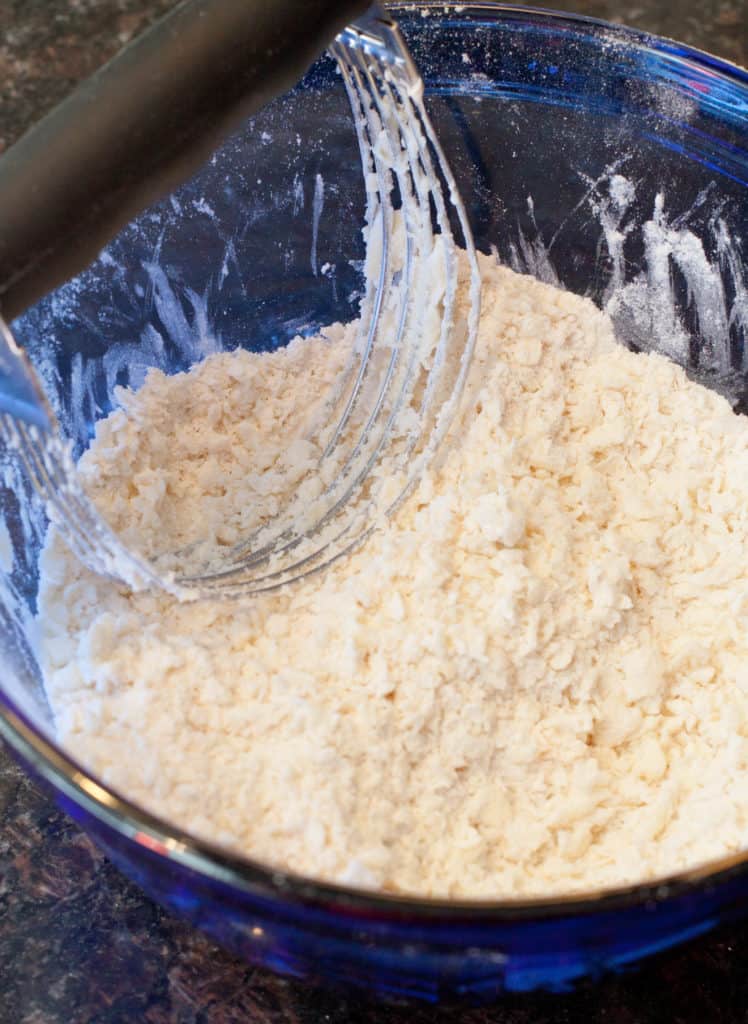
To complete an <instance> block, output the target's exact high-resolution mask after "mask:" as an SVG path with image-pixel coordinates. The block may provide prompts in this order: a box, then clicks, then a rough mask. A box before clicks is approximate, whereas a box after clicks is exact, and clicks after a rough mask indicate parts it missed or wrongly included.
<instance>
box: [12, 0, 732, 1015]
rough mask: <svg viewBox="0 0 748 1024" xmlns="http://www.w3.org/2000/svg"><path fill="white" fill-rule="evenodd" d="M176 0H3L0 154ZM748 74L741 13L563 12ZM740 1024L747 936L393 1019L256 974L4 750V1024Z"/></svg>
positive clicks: (583, 2) (590, 8)
mask: <svg viewBox="0 0 748 1024" xmlns="http://www.w3.org/2000/svg"><path fill="white" fill-rule="evenodd" d="M172 5H173V0H0V152H1V151H2V150H3V149H4V148H6V147H7V146H9V145H11V144H12V143H13V141H14V140H15V139H16V138H17V137H18V136H19V135H20V134H21V133H22V132H23V131H24V130H25V129H26V128H27V127H28V126H29V125H30V124H32V123H33V122H34V121H35V120H36V119H37V118H39V117H40V116H41V115H42V114H43V113H44V112H45V111H46V110H48V109H49V108H50V107H52V106H53V105H54V104H55V103H56V102H57V101H58V100H59V99H61V98H62V97H63V96H64V95H65V94H66V93H67V92H68V91H69V90H70V88H71V87H72V86H73V85H74V84H75V83H76V82H77V81H78V80H79V79H80V78H81V77H83V76H85V75H86V74H88V73H90V72H91V71H93V70H94V68H95V67H97V66H98V65H99V64H101V63H102V62H103V61H104V60H106V59H107V58H108V57H109V56H110V55H111V54H112V53H113V52H114V51H115V50H116V49H117V48H118V47H120V46H121V45H123V44H124V43H126V42H127V40H128V39H130V38H131V37H132V36H133V35H134V34H136V33H137V32H138V31H139V30H140V29H141V28H143V27H145V26H146V25H147V24H148V23H149V22H150V21H152V20H154V19H155V18H157V17H158V16H159V15H160V14H162V13H163V12H165V11H166V10H168V9H169V8H170V7H171V6H172ZM551 6H554V7H557V8H564V9H568V10H576V11H579V12H580V13H584V14H591V15H594V16H595V17H600V18H606V19H608V20H611V21H620V22H625V23H628V24H630V25H634V26H637V27H640V28H643V29H646V30H649V31H653V32H659V33H661V34H664V35H668V36H671V37H675V38H678V39H681V40H683V41H685V42H688V43H691V44H692V45H695V46H699V47H701V48H703V49H706V50H710V51H712V52H714V53H717V54H719V55H720V56H723V57H727V58H728V59H730V60H732V61H735V62H736V63H739V64H743V65H747V64H748V8H747V7H746V0H633V2H632V0H626V2H625V3H623V4H620V5H619V4H617V3H616V2H615V0H569V2H563V0H557V2H556V3H554V4H553V5H551ZM129 1021H133V1022H143V1024H162V1022H167V1021H173V1022H176V1024H231V1022H237V1024H238V1022H240V1021H241V1022H249V1024H281V1022H288V1024H385V1022H386V1024H401V1022H402V1024H405V1022H406V1021H407V1022H408V1024H427V1022H428V1024H442V1022H446V1021H450V1024H576V1022H579V1024H582V1022H584V1024H603V1022H605V1024H670V1022H672V1024H738V1022H741V1024H743V1022H748V924H746V925H743V926H736V927H732V928H730V929H723V930H721V931H718V932H715V933H712V934H711V935H710V936H709V937H707V938H705V939H699V940H698V941H695V942H692V943H691V944H690V945H688V946H686V947H683V948H681V949H678V950H676V951H674V952H670V953H667V954H663V955H661V956H659V957H657V958H656V959H654V960H652V961H650V962H648V963H647V964H646V965H645V966H643V967H642V968H640V969H639V970H638V971H636V972H634V973H631V974H629V975H626V976H619V977H614V978H609V979H606V980H603V981H602V982H600V983H598V984H597V985H594V986H592V985H590V986H588V987H586V988H584V989H582V990H580V991H578V992H575V993H574V994H573V995H569V996H532V997H524V998H514V999H512V1000H511V1001H508V1002H504V1003H502V1004H501V1005H500V1006H497V1007H494V1008H492V1009H484V1010H474V1011H467V1012H465V1013H463V1014H456V1013H455V1012H454V1011H452V1012H449V1013H447V1012H443V1013H442V1012H439V1011H434V1010H430V1009H420V1010H419V1009H415V1010H413V1009H411V1010H399V1009H393V1008H392V1007H384V1006H380V1005H376V1004H371V1003H367V1002H365V1001H363V1000H359V999H350V998H343V997H341V996H340V995H338V994H335V993H331V992H324V991H315V990H312V989H310V988H308V987H306V986H304V985H302V984H299V983H297V982H286V981H282V980H280V979H278V978H276V977H274V976H273V975H270V974H268V973H265V972H263V971H259V970H256V969H252V968H249V967H247V966H246V965H244V964H242V963H239V962H237V961H236V960H234V959H233V958H232V957H230V956H228V955H227V954H225V953H223V952H222V951H221V950H219V949H217V948H216V947H215V946H214V945H213V944H212V943H211V942H210V941H209V940H208V939H206V938H204V937H203V936H202V935H200V934H199V933H197V932H195V931H193V930H192V929H191V928H189V927H188V926H186V925H184V924H182V923H181V922H180V921H178V920H176V919H175V918H173V917H171V916H170V915H168V914H166V913H165V912H163V911H162V910H161V909H160V908H159V907H158V906H156V905H155V904H154V903H152V902H151V901H150V900H148V899H147V898H146V897H145V896H143V895H142V894H141V893H140V891H139V890H138V889H137V888H136V887H135V886H134V885H132V884H130V883H129V882H128V881H126V880H125V879H124V878H123V877H122V876H121V875H120V874H119V873H118V872H117V871H116V870H115V869H114V868H113V867H112V866H111V865H110V864H109V863H108V862H107V860H106V859H105V858H104V856H103V855H102V854H101V853H99V852H98V850H97V849H96V848H95V847H94V846H93V844H92V843H91V842H90V840H89V839H88V838H87V837H86V836H84V835H83V834H82V833H81V832H80V831H79V830H78V829H77V828H76V827H75V826H74V825H73V824H72V822H70V821H69V820H68V819H67V818H66V817H65V816H64V815H63V814H61V813H60V812H59V811H57V810H56V809H55V807H54V805H53V803H52V801H51V800H50V799H49V798H48V797H46V796H45V795H43V794H42V793H41V792H40V791H39V790H38V789H37V788H36V786H34V785H33V784H32V783H31V782H29V781H28V780H26V778H25V777H24V776H23V775H21V773H20V772H19V771H18V770H17V769H16V768H15V767H14V765H13V764H12V763H11V761H10V759H9V757H8V756H7V754H6V753H5V752H4V751H3V750H2V749H1V748H0V1024H88V1022H101V1024H104V1022H110V1024H114V1022H117V1024H120V1022H129Z"/></svg>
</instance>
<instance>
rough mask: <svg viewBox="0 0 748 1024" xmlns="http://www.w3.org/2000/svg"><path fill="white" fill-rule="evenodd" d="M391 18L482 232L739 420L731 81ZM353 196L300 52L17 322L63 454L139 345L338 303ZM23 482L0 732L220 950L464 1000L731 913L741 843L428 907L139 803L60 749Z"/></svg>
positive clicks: (348, 300)
mask: <svg viewBox="0 0 748 1024" xmlns="http://www.w3.org/2000/svg"><path fill="white" fill-rule="evenodd" d="M395 13H396V15H397V16H398V18H399V20H400V22H401V25H402V27H403V30H404V33H405V36H406V38H407V40H408V42H409V44H410V45H411V47H412V50H413V53H414V55H415V58H416V60H417V62H418V64H419V65H420V67H421V69H422V71H423V75H424V78H425V81H426V89H427V96H428V103H429V108H430V111H431V115H432V117H433V120H434V123H435V126H436V129H437V131H438V134H439V136H440V138H441V141H442V143H443V146H444V149H445V151H446V153H447V156H448V158H449V160H450V162H451V164H452V167H453V169H454V172H455V175H456V178H457V180H458V183H459V186H460V188H461V191H462V194H463V197H464V199H465V201H466V204H467V207H468V210H469V213H470V216H471V218H472V223H473V227H474V232H475V237H476V242H477V245H478V247H479V248H481V249H483V250H485V251H489V250H490V249H491V248H492V247H495V249H496V250H497V252H498V255H499V256H500V257H501V258H502V259H503V260H505V261H506V262H508V263H509V264H510V265H512V266H514V267H515V268H516V269H519V270H523V271H527V272H530V273H533V274H535V275H536V276H539V277H541V278H543V279H545V280H548V281H554V282H560V283H561V284H563V285H564V286H565V287H567V288H569V289H571V290H572V291H575V292H579V293H583V294H587V295H589V296H590V297H592V298H593V299H594V300H595V301H597V302H598V303H599V304H601V305H605V306H607V308H608V309H609V310H610V312H611V314H612V315H613V316H614V318H615V320H616V324H617V327H618V330H619V334H620V336H621V338H622V340H624V341H625V342H627V343H628V344H630V345H631V346H632V347H633V348H655V349H657V348H659V349H661V350H663V351H665V352H667V354H668V355H670V356H671V357H672V358H674V359H676V360H678V361H680V362H681V363H682V364H683V365H684V366H686V367H687V369H688V371H689V373H691V374H693V375H694V376H696V377H697V378H698V379H700V380H702V381H704V382H705V383H707V384H708V385H710V386H712V387H715V388H718V389H720V390H722V391H724V392H725V393H727V394H729V395H730V397H731V399H732V400H733V401H734V402H735V404H736V406H737V407H738V408H740V409H742V410H743V411H745V410H746V405H747V403H746V394H748V352H747V351H746V345H745V329H746V319H744V315H745V309H744V305H743V306H741V302H742V303H743V304H744V303H745V292H741V288H744V286H745V283H744V281H742V283H741V274H742V273H743V271H742V261H741V258H740V239H741V238H743V237H748V230H747V229H748V75H746V73H745V72H744V71H741V70H740V69H739V68H735V67H730V66H728V65H726V64H724V63H723V62H721V61H719V60H716V59H715V58H713V57H710V56H708V55H707V54H703V53H699V52H697V51H694V50H691V49H688V48H687V47H683V46H680V45H678V44H675V43H672V42H669V41H666V40H663V39H656V38H652V37H650V36H646V35H642V34H639V33H635V32H631V31H628V30H626V29H622V28H619V27H616V26H612V25H607V24H604V23H601V22H596V21H592V20H590V19H585V18H576V17H571V16H568V15H562V14H554V13H551V12H547V11H543V12H541V11H536V10H531V9H526V8H519V7H510V6H500V5H495V4H488V3H481V4H474V5H467V6H464V7H462V6H461V7H458V8H454V9H451V10H449V9H448V10H447V13H444V12H443V11H442V9H441V8H438V9H437V12H436V13H433V14H432V13H430V12H429V11H428V7H427V6H426V5H419V4H408V5H404V6H401V7H398V8H396V11H395ZM658 197H659V198H658ZM362 203H363V196H362V189H361V175H360V169H359V166H358V157H357V151H356V142H355V137H354V135H353V130H352V126H351V119H350V113H349V110H348V107H347V101H346V99H345V95H344V92H343V89H342V86H341V83H340V79H339V77H338V76H337V75H336V74H335V69H334V66H333V64H332V63H331V62H330V61H329V60H327V59H323V60H321V61H320V62H318V64H317V65H315V67H314V68H313V69H312V71H311V72H310V73H309V74H308V75H307V77H306V78H305V80H304V82H303V83H302V84H301V85H300V86H299V87H298V88H297V89H296V90H295V91H294V93H293V94H292V95H291V96H290V97H286V98H284V99H283V100H279V101H277V102H275V103H273V104H272V105H271V106H270V107H269V108H268V109H267V110H265V111H263V113H262V114H261V115H259V116H258V117H256V118H255V119H253V120H252V122H250V123H249V124H247V125H246V127H245V129H244V130H243V131H242V132H241V133H239V134H238V135H237V136H235V137H234V138H232V139H231V140H230V141H229V142H228V143H227V144H226V146H224V147H223V149H222V150H221V152H220V153H219V154H218V155H217V156H216V157H215V158H214V160H213V161H211V163H210V164H209V165H208V166H207V167H206V168H205V169H204V171H203V172H202V173H201V174H200V175H199V176H198V177H197V178H196V179H195V180H194V181H192V182H191V183H190V184H188V185H186V186H185V187H184V188H183V189H181V190H180V191H179V193H177V194H176V195H175V196H173V197H171V198H170V199H169V200H167V201H165V202H163V203H161V204H160V205H158V206H157V207H155V208H154V209H153V210H151V211H149V213H148V214H147V215H145V216H144V217H142V218H140V220H139V221H138V222H137V223H135V224H133V225H131V226H130V227H129V228H128V229H127V230H126V231H124V232H123V233H122V235H121V236H120V237H119V238H118V239H116V240H115V242H114V243H112V245H111V246H110V247H109V249H108V250H107V252H106V253H104V255H103V256H102V258H101V259H100V260H99V261H98V262H97V263H96V265H95V266H94V267H92V268H91V269H90V270H89V271H88V272H86V273H85V274H83V275H81V277H80V278H78V279H77V280H76V281H74V282H72V283H71V284H69V285H67V286H66V287H64V288H62V289H60V291H59V292H58V293H56V294H55V295H53V296H51V297H49V298H48V299H47V300H45V301H44V302H42V303H40V304H39V306H38V307H36V308H35V309H34V310H32V311H30V313H28V314H27V315H26V316H25V317H24V318H23V319H22V320H20V321H18V322H16V324H15V325H14V331H15V333H16V335H17V337H18V338H19V340H21V341H22V343H23V344H24V345H25V346H26V347H27V348H28V349H29V351H30V352H31V355H32V357H33V358H34V360H35V362H36V364H37V366H38V367H39V368H40V372H41V373H42V375H43V378H44V380H45V383H46V385H47V387H48V390H49V392H50V397H51V399H52V401H53V403H54V404H55V407H56V409H57V412H58V414H59V416H60V419H61V422H62V424H63V426H64V428H65V429H66V430H67V431H68V433H69V434H70V436H71V437H72V438H73V439H74V441H75V443H76V448H77V450H78V451H80V450H82V449H83V448H85V446H86V445H87V444H88V441H89V438H90V436H91V429H92V425H93V422H94V421H95V419H96V418H97V417H99V416H101V415H104V414H105V413H106V412H107V411H108V410H109V408H110V407H111V391H112V387H113V386H114V385H115V384H117V383H123V384H127V383H132V384H137V383H138V382H139V380H140V379H142V374H143V372H144V368H145V367H147V366H149V365H153V364H154V363H155V364H158V365H161V366H163V367H164V368H165V369H167V370H170V371H174V370H176V369H180V368H182V362H183V361H184V353H185V351H189V350H190V344H192V345H193V348H195V347H198V348H199V344H200V340H201V338H204V337H205V336H206V333H207V334H210V336H211V337H213V338H214V339H216V340H217V342H218V343H219V344H220V346H221V347H225V348H231V347H235V346H237V345H243V346H245V347H249V348H252V349H267V348H269V347H270V348H272V347H275V346H277V345H282V344H284V343H285V342H286V341H287V340H288V339H289V338H291V337H292V336H294V335H295V334H297V333H302V334H303V333H312V332H314V331H315V330H316V329H317V328H318V327H319V326H321V325H324V324H326V323H329V322H331V321H333V320H336V319H342V320H345V319H349V318H351V317H352V316H354V315H355V311H356V304H357V299H358V296H359V294H360V288H361V260H362V258H363V249H362V241H361V236H360V227H361V219H362V208H363V207H362ZM653 238H654V239H655V241H656V242H658V245H654V243H653ZM684 239H687V240H689V245H688V246H686V247H684V245H683V244H682V243H683V240H684ZM679 240H680V241H679ZM686 249H687V250H688V252H686ZM689 254H690V255H689ZM658 282H659V283H658ZM705 282H706V283H707V284H708V286H709V287H708V288H705V287H704V283H705ZM663 283H664V285H666V292H667V302H666V303H665V302H663V300H662V292H661V288H662V286H663ZM655 285H656V286H657V287H655ZM658 288H659V289H660V291H659V292H658ZM658 295H659V298H658ZM741 296H742V298H741ZM133 343H134V344H133ZM180 361H181V362H180ZM81 382H82V383H81ZM32 500H33V498H32V497H30V496H28V495H26V496H25V497H24V496H20V497H19V495H18V494H17V493H16V494H14V493H11V492H10V491H9V489H8V488H7V487H5V488H1V489H0V509H1V510H2V512H3V513H4V514H5V516H6V521H9V522H10V526H11V528H10V537H11V542H12V544H13V547H14V555H15V562H14V567H13V571H12V573H11V574H10V576H9V577H6V579H5V584H6V586H5V589H4V590H3V594H2V595H1V596H2V600H1V601H0V619H1V622H0V653H2V657H3V669H4V671H3V680H2V684H1V685H0V712H1V713H0V733H1V734H2V735H3V736H4V737H5V739H6V740H7V741H8V743H9V744H10V746H11V747H12V748H13V750H14V751H15V752H16V753H17V755H18V756H19V758H20V759H21V760H22V761H23V762H24V763H25V764H26V766H27V767H28V768H29V770H30V771H31V772H33V773H34V774H35V775H36V776H37V777H38V778H40V779H41V780H43V781H44V782H45V783H47V784H48V785H49V786H51V788H52V790H53V791H54V793H55V795H56V798H57V801H58V803H59V805H60V806H61V807H62V808H63V809H64V810H66V811H67V812H68V813H69V814H70V815H71V816H72V817H73V818H74V819H76V820H77V821H78V822H79V823H80V824H81V826H82V827H83V828H85V829H86V830H87V831H88V832H90V833H91V834H92V835H93V836H94V837H95V838H96V839H97V840H98V841H99V842H100V844H101V845H102V847H103V848H104V849H105V850H106V851H107V852H108V853H109V855H110V856H111V858H112V859H113V860H114V861H115V863H117V864H118V865H119V866H120V867H121V868H122V870H123V871H125V872H126V873H127V874H128V875H130V876H131V877H132V878H133V879H135V880H136V881H137V882H138V883H139V884H140V885H141V886H142V887H143V888H144V889H145V890H146V891H147V892H149V893H150V894H151V895H152V896H153V897H154V898H155V899H157V900H158V901H159V902H161V903H163V904H164V905H165V906H167V907H169V908H171V909H172V910H174V911H176V912H177V913H179V914H182V915H184V916H185V917H187V918H188V919H189V920H190V921H192V922H194V924H195V925H197V926H198V927H201V928H204V929H205V930H206V931H207V932H209V933H210V934H211V935H212V936H214V937H215V938H216V939H217V940H218V941H219V942H221V943H222V944H223V945H225V946H226V947H228V948H229V949H231V950H233V951H234V952H236V953H237V954H238V955H239V956H242V957H245V958H246V959H247V960H249V961H253V962H257V963H261V964H264V965H266V966H268V967H270V968H272V969H274V970H277V971H280V972H283V973H286V974H292V975H297V976H306V977H312V978H318V979H323V980H327V981H335V982H342V983H349V984H353V985H355V986H359V987H361V988H364V989H367V990H369V991H373V992H375V993H378V994H382V995H388V996H397V997H413V998H418V999H425V1000H431V1001H437V1000H453V999H454V1000H459V999H471V1000H477V999H481V1000H483V999H491V998H494V997H496V996H497V995H499V994H500V993H502V992H504V991H523V990H531V989H536V988H541V987H544V988H551V989H560V988H564V987H568V986H570V985H572V984H573V983H574V982H575V981H576V980H577V979H580V978H582V977H584V976H589V975H594V974H597V973H599V972H601V971H603V970H605V969H615V968H620V967H622V966H624V965H626V964H629V963H631V962H633V961H636V960H638V959H640V958H642V957H644V956H646V955H648V954H649V953H652V952H654V951H656V950H660V949H663V948H665V947H667V946H671V945H673V944H674V943H677V942H681V941H683V940H685V939H687V938H689V937H692V936H694V935H698V934H700V933H702V932H705V931H706V930H707V929H709V928H711V927H712V926H713V925H714V924H715V923H716V922H718V921H721V920H724V919H726V918H729V917H734V916H737V915H741V914H744V913H748V853H746V854H741V855H740V856H736V857H732V858H730V859H728V860H724V861H721V862H719V863H712V864H708V865H702V866H697V867H695V868H694V870H692V871H689V872H687V873H685V874H682V875H679V876H678V877H674V878H667V879H662V880H660V881H659V882H657V883H656V884H648V885H644V886H639V887H633V888H627V889H618V890H610V891H606V892H590V893H588V894H585V895H584V896H583V897H579V896H577V897H574V898H568V899H563V898H562V899H553V900H515V901H511V900H509V901H507V900H504V901H501V902H469V901H460V902H457V901H454V902H445V901H439V900H422V899H409V898H395V897H388V896H377V895H372V894H369V893H365V892H361V891H357V890H355V889H348V888H342V887H337V886H333V885H325V884H320V883H319V882H316V881H315V880H313V879H311V878H301V877H298V876H292V875H288V874H286V873H284V872H282V871H278V870H272V869H270V868H268V867H267V866H263V865H262V864H258V863H255V862H253V861H251V860H249V859H243V858H240V857H236V856H229V855H227V854H226V853H225V852H224V851H222V850H221V849H219V848H216V847H212V846H210V845H208V844H206V843H204V842H199V841H197V840H195V839H194V838H192V837H191V836H189V835H186V834H184V833H183V832H181V831H180V830H179V829H177V828H174V827H173V826H171V825H170V824H169V823H168V822H166V821H161V820H157V819H155V818H154V817H152V816H151V815H149V814H147V813H145V812H144V811H143V810H142V809H141V808H139V807H137V806H135V805H133V804H132V803H130V802H128V800H127V794H124V793H115V792H112V791H111V790H109V789H108V788H107V787H106V786H104V785H102V783H101V782H99V781H97V779H96V778H95V776H94V775H93V774H92V773H91V772H90V771H88V770H87V769H86V767H85V766H84V765H81V764H78V763H76V762H75V760H74V759H73V757H71V755H70V753H68V752H66V751H64V750H62V749H60V748H59V747H58V746H57V745H56V743H55V739H54V733H53V729H52V722H51V716H50V713H49V709H48V708H47V705H46V702H45V699H44V694H43V689H42V687H41V682H40V673H39V670H38V666H37V665H36V662H35V659H34V656H33V644H32V640H31V630H32V628H33V627H32V625H31V622H30V618H29V612H31V613H33V612H34V610H35V597H36V589H37V575H38V573H37V559H38V551H39V543H40V538H39V537H36V538H35V537H34V536H30V535H29V533H28V531H26V532H24V529H23V523H22V518H23V517H22V513H23V511H24V509H23V502H24V501H32ZM14 515H15V516H16V520H17V521H18V524H20V525H17V528H16V527H14V526H13V522H14V520H13V516H14ZM32 534H33V531H32Z"/></svg>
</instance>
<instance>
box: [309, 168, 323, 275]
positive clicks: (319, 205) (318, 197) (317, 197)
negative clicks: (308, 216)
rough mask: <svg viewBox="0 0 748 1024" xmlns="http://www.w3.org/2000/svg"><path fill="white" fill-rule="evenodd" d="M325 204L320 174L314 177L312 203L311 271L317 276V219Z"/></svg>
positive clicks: (318, 219)
mask: <svg viewBox="0 0 748 1024" xmlns="http://www.w3.org/2000/svg"><path fill="white" fill-rule="evenodd" d="M324 205H325V182H324V180H323V178H322V175H321V174H318V175H317V177H316V178H315V179H314V201H313V203H312V256H311V263H312V273H313V274H314V276H315V277H317V274H318V270H317V240H318V238H319V221H320V217H321V216H322V209H323V207H324Z"/></svg>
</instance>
